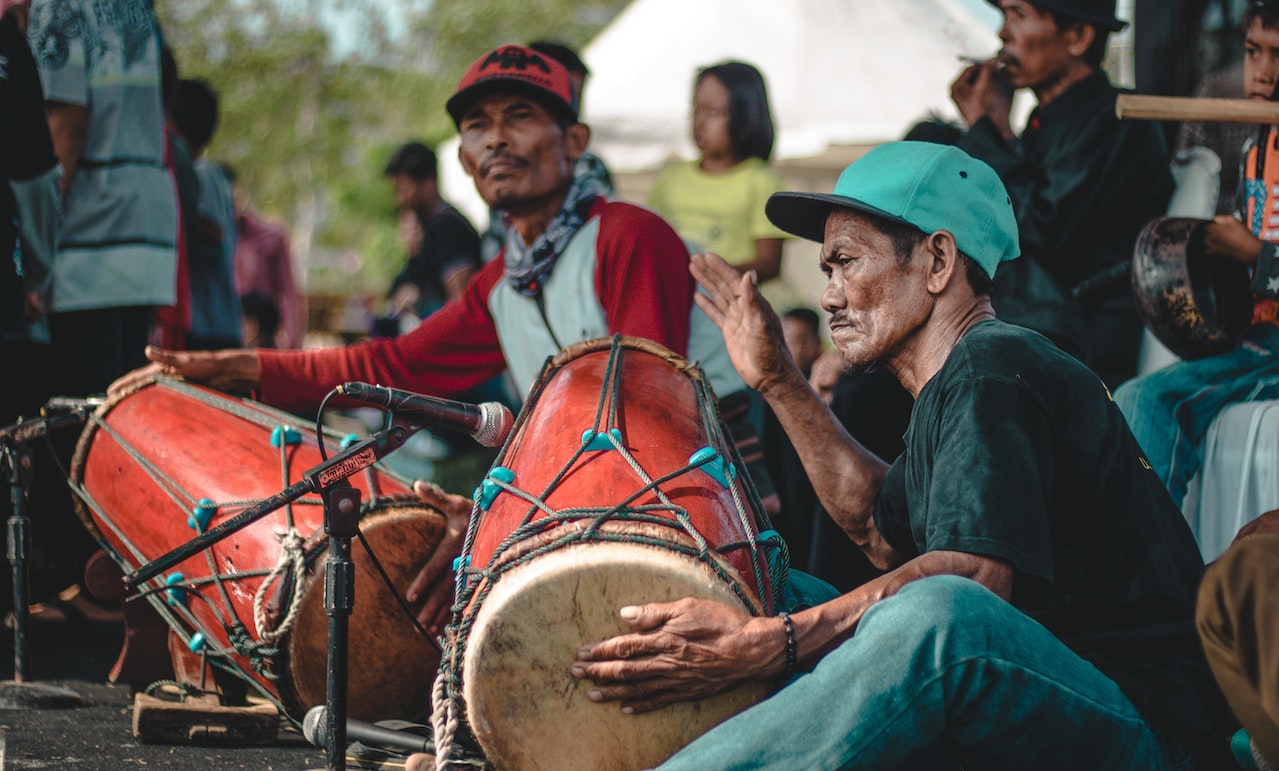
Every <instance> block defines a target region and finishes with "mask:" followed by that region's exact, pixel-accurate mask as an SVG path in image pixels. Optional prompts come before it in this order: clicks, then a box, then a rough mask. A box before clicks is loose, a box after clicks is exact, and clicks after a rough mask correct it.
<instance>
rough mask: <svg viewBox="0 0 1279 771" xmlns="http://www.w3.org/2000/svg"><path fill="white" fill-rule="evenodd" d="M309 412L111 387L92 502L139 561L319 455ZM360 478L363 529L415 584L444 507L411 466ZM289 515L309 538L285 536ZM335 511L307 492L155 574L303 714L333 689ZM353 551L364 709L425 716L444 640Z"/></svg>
mask: <svg viewBox="0 0 1279 771" xmlns="http://www.w3.org/2000/svg"><path fill="white" fill-rule="evenodd" d="M296 421H297V419H296V418H295V417H293V416H290V415H287V414H285V413H282V412H278V411H275V410H272V409H270V408H267V407H264V406H262V405H259V404H255V403H253V402H250V401H239V400H235V399H232V398H229V397H227V396H225V395H223V394H219V393H216V392H213V391H209V390H207V389H203V388H199V387H196V386H191V385H188V384H185V383H181V382H177V381H171V380H166V379H160V380H158V381H157V382H156V383H154V384H152V385H147V386H144V387H142V388H140V389H138V390H136V391H134V392H132V393H130V394H127V395H124V396H122V397H118V398H114V399H112V400H110V401H108V402H107V403H106V404H104V405H102V407H101V408H99V410H98V411H97V413H95V415H94V416H93V418H92V419H91V420H90V422H89V425H88V427H87V428H86V429H85V431H84V434H83V435H82V436H81V438H80V443H79V445H78V447H77V448H76V454H75V458H74V460H73V467H72V472H71V475H72V484H73V487H75V488H76V493H77V497H78V500H77V508H78V509H79V511H80V514H81V517H82V518H83V519H84V520H85V524H86V526H87V527H89V529H90V530H91V531H92V532H93V533H94V535H95V536H96V537H97V538H98V540H99V541H100V542H101V543H102V545H103V546H104V547H105V548H106V550H107V552H108V553H109V554H111V556H112V557H113V558H114V559H115V561H116V562H117V563H118V564H119V566H120V568H121V569H122V570H124V571H125V572H131V571H133V570H136V569H137V568H139V567H141V566H142V565H144V564H146V563H147V562H150V561H152V560H154V559H156V558H158V557H160V556H162V555H164V554H166V553H167V552H169V551H171V550H172V549H174V548H176V547H178V546H180V545H182V544H183V543H185V542H187V541H190V540H191V539H192V538H194V537H195V536H196V535H197V533H198V532H202V531H204V530H207V529H209V528H211V527H214V526H216V525H217V524H219V523H220V522H222V521H225V520H226V519H229V518H231V517H233V516H234V515H236V514H238V513H240V512H241V511H244V510H245V509H247V508H249V507H250V506H252V505H253V504H255V503H257V502H259V501H261V500H263V499H265V498H267V497H269V496H271V495H273V494H275V493H278V492H280V491H281V490H283V489H284V488H285V487H287V486H289V485H290V484H292V483H294V482H297V481H299V480H300V479H301V478H302V474H303V473H304V472H305V471H307V470H308V469H310V468H312V467H313V466H315V465H316V464H318V463H319V462H320V455H319V449H318V448H317V446H316V443H315V440H314V438H312V436H311V434H310V432H303V431H301V430H299V429H297V428H295V427H294V426H295V425H296ZM326 441H329V442H330V445H329V451H330V455H332V454H333V453H335V452H337V451H338V449H339V448H338V445H337V442H336V440H334V439H333V438H332V437H330V438H329V439H326ZM351 484H352V485H354V486H355V487H357V488H359V489H360V490H361V492H362V501H363V502H364V504H365V515H364V518H363V519H362V521H361V532H362V533H363V535H364V538H365V539H366V541H367V542H368V543H369V544H370V546H371V548H372V549H373V551H374V553H375V554H376V555H377V557H378V559H379V560H380V562H381V563H382V566H383V567H384V568H385V570H386V571H387V573H388V575H389V576H390V578H391V580H392V582H393V583H394V584H395V586H396V587H397V588H398V589H400V590H402V589H403V587H406V586H407V585H408V583H409V581H410V580H411V579H412V577H413V575H414V574H415V573H416V571H417V570H418V569H419V568H420V566H421V565H422V564H424V563H425V560H426V559H427V557H429V556H430V554H431V553H432V552H433V551H434V549H435V547H436V546H437V545H438V543H439V541H440V539H441V537H442V535H443V530H444V518H443V516H442V515H441V514H439V513H438V512H435V511H433V510H430V509H427V508H426V507H425V506H423V505H422V504H420V503H418V502H415V501H414V500H413V498H412V495H411V489H410V488H409V486H408V484H407V483H406V482H405V481H404V480H401V479H397V478H395V477H392V476H390V475H389V474H387V473H384V472H382V471H375V470H372V469H369V470H366V471H365V472H362V473H360V474H357V475H356V476H353V477H352V478H351ZM290 523H291V524H292V528H293V531H294V532H296V534H297V537H296V538H295V539H289V538H282V537H281V536H280V534H281V533H283V532H285V531H286V530H287V529H288V526H289V525H290ZM323 525H324V512H323V506H322V505H321V502H320V500H319V496H318V495H310V496H307V497H305V498H303V499H301V500H299V501H296V502H294V503H293V504H292V505H290V506H288V507H286V509H281V510H279V511H276V512H273V513H271V514H268V515H267V516H266V517H264V518H262V519H260V520H258V521H257V522H254V523H252V524H250V525H248V526H247V527H245V528H243V529H241V530H239V531H237V532H235V533H233V534H231V535H230V536H228V537H227V538H225V539H223V540H222V541H220V542H218V543H216V544H214V545H213V546H211V547H209V548H208V549H206V550H204V551H203V552H202V553H199V554H197V555H195V556H194V557H191V558H190V559H187V560H185V561H184V562H182V563H180V564H179V565H178V566H176V567H175V568H174V569H173V570H172V572H170V573H168V574H167V575H164V576H160V577H158V578H156V579H153V580H152V581H150V582H148V583H147V584H146V585H144V586H143V587H141V588H140V591H142V592H144V593H147V598H148V599H149V600H150V601H151V603H152V605H153V606H154V607H155V608H156V609H157V610H158V611H159V612H160V615H161V616H162V617H164V618H165V620H166V621H167V622H168V623H169V625H170V626H171V627H172V629H173V630H174V631H175V632H177V633H178V634H179V635H180V636H181V637H182V639H183V640H185V641H187V643H188V644H189V646H190V647H191V648H192V650H195V651H196V652H200V651H201V650H202V651H203V652H206V653H207V654H208V655H209V661H210V663H211V664H213V665H214V666H218V667H220V668H221V669H223V670H225V671H228V672H231V673H232V674H234V675H237V676H239V677H241V678H243V679H245V680H247V681H248V682H249V683H250V684H252V685H254V686H255V687H256V688H257V689H258V690H260V691H261V692H262V693H263V694H264V695H266V696H268V697H269V698H271V699H272V700H273V701H275V702H276V703H277V704H278V705H279V706H281V707H282V708H283V709H284V710H285V712H286V713H287V714H288V715H289V716H290V717H292V718H293V719H295V720H301V718H302V715H303V713H304V712H305V711H306V709H307V708H309V707H311V706H313V705H315V704H320V703H323V702H324V699H325V692H326V684H327V679H326V671H327V670H326V667H327V647H328V646H327V639H328V629H327V616H326V615H325V610H324V581H323V577H322V574H323V570H324V562H323V554H324V552H325V551H326V549H325V548H324V547H325V545H326V538H325V536H324V529H323ZM286 544H287V546H286ZM352 555H353V557H354V559H355V562H356V603H355V610H354V614H353V615H352V616H351V619H350V649H349V657H350V661H351V667H350V678H349V705H348V711H349V714H350V716H351V717H355V718H359V719H362V720H380V719H384V718H390V717H395V718H408V719H413V718H417V719H422V718H424V717H425V716H426V715H427V714H428V713H429V711H430V684H431V682H432V680H433V678H434V674H435V671H436V668H437V666H438V663H439V654H438V652H436V650H435V648H434V647H433V646H432V645H431V644H430V642H429V641H428V640H426V639H425V638H424V637H422V635H421V634H420V633H419V632H418V631H417V629H416V627H415V626H414V625H413V623H412V621H411V620H410V619H409V618H408V617H407V616H406V614H405V613H404V612H403V611H402V610H401V609H400V607H399V606H398V605H397V603H396V601H395V599H394V597H393V596H392V594H391V590H390V589H388V588H387V587H386V585H385V583H384V582H383V581H382V579H381V577H380V576H379V575H378V573H377V572H376V570H375V568H374V567H373V565H372V564H371V562H370V560H369V558H368V556H367V552H366V550H364V549H362V548H361V547H359V546H353V547H352ZM317 574H318V575H319V577H318V578H317ZM264 587H265V588H264ZM255 613H256V614H257V615H258V616H259V619H257V620H255Z"/></svg>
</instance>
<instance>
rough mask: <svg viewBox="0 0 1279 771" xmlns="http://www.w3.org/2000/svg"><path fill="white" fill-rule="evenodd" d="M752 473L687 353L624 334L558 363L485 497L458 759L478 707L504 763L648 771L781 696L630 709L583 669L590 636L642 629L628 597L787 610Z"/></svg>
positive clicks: (757, 689) (753, 687)
mask: <svg viewBox="0 0 1279 771" xmlns="http://www.w3.org/2000/svg"><path fill="white" fill-rule="evenodd" d="M740 468H741V463H740V461H739V460H737V459H736V455H735V451H734V449H733V447H732V445H731V443H730V441H729V440H728V439H727V438H726V437H725V435H724V433H723V432H722V430H721V428H720V422H719V417H718V413H717V411H716V407H715V399H714V396H713V395H712V394H711V392H710V389H709V387H708V386H707V385H706V383H705V381H704V380H703V378H702V373H701V371H700V370H699V369H698V368H697V367H696V365H694V364H690V363H689V362H687V361H686V360H684V359H683V358H682V357H680V356H677V355H676V354H674V353H672V352H670V351H669V350H667V349H665V348H663V347H662V346H660V345H657V344H655V343H652V342H649V341H647V340H640V339H634V338H622V337H617V338H614V339H613V340H611V341H610V340H608V339H601V340H592V341H587V342H584V343H579V344H577V345H575V346H571V347H570V348H568V349H566V350H565V351H564V352H562V353H560V354H559V355H558V356H556V357H555V358H554V359H553V360H552V361H551V362H549V363H548V365H547V367H546V369H544V370H543V372H542V374H541V376H540V378H539V382H538V383H537V384H536V385H535V386H534V388H533V390H532V393H531V394H530V395H529V398H528V401H527V402H526V403H525V405H524V409H523V411H522V412H521V413H520V417H519V420H518V421H517V423H516V426H515V432H514V433H513V435H512V437H511V438H510V440H509V441H508V442H507V445H506V447H505V448H504V449H503V451H502V454H501V456H500V457H499V458H498V460H497V462H496V464H495V465H494V467H493V468H492V469H491V470H490V472H489V474H488V476H487V477H486V478H485V481H484V482H483V484H482V485H481V486H480V489H479V490H477V491H476V496H475V497H476V502H475V508H474V513H473V515H472V518H471V524H470V528H469V532H468V534H467V542H466V548H465V549H464V552H463V556H462V557H461V559H460V561H459V567H460V568H461V569H460V570H459V571H458V578H457V580H458V598H457V608H458V609H459V612H458V615H457V616H456V617H455V620H454V625H453V626H452V627H450V630H449V635H448V640H449V643H448V645H447V646H446V649H445V663H444V665H443V667H442V674H441V682H440V683H438V684H437V686H436V691H437V692H436V700H437V703H436V714H435V720H436V739H437V741H436V745H437V750H439V751H441V752H444V753H448V752H449V749H448V748H449V747H450V743H451V740H452V737H451V732H452V729H450V728H449V726H450V725H453V726H456V725H458V723H459V721H458V718H459V717H460V715H461V714H462V713H463V712H464V714H465V717H466V723H467V725H468V726H469V728H470V730H471V732H472V733H473V734H474V736H475V738H476V739H477V740H478V741H479V743H480V746H481V747H482V748H483V750H484V753H485V755H486V756H487V758H488V760H489V761H491V762H492V763H493V764H494V765H495V766H496V767H497V768H500V769H503V771H521V770H522V769H562V768H566V767H574V768H591V769H632V768H649V767H652V766H655V765H657V764H659V763H661V762H662V761H663V760H665V759H666V758H667V757H669V756H670V755H672V754H673V753H674V752H675V751H676V750H678V749H679V748H681V747H683V746H684V745H685V744H687V743H688V742H690V741H692V739H694V738H696V737H697V736H699V735H700V734H702V733H704V732H705V731H707V730H708V729H710V728H711V727H713V726H714V725H716V724H718V723H720V722H722V721H723V720H725V719H727V718H728V717H730V716H732V715H734V714H736V713H737V712H739V711H741V710H742V709H745V708H746V707H748V706H750V705H751V704H753V703H755V702H756V701H759V700H760V699H762V698H764V697H765V696H766V695H767V692H768V687H767V686H766V685H765V684H750V685H745V686H742V687H739V688H737V689H735V690H733V691H730V692H728V693H725V694H721V695H719V696H716V697H713V698H710V699H706V700H704V701H700V702H695V703H688V704H677V705H673V706H670V707H667V708H665V709H662V710H658V711H656V712H653V713H649V714H645V715H638V716H635V715H624V714H622V712H621V710H620V708H619V705H617V704H608V705H601V704H596V703H593V702H590V701H589V700H587V698H586V690H587V688H588V687H589V685H585V684H581V683H579V682H578V681H576V680H575V679H574V678H573V677H572V676H571V675H570V674H569V668H570V667H571V666H572V664H573V661H574V659H575V656H576V652H577V649H578V648H579V647H580V646H581V645H582V644H583V643H584V642H587V641H589V640H596V639H600V638H603V637H608V636H613V635H617V634H622V633H626V632H628V631H630V630H629V628H628V627H627V626H626V625H625V624H623V623H622V622H621V620H620V619H619V618H618V615H617V612H618V609H619V608H621V607H622V606H624V605H636V604H643V603H649V602H669V601H674V600H679V599H682V598H685V597H695V598H704V599H712V600H718V601H720V602H724V603H727V604H730V605H734V606H736V607H738V608H740V609H742V610H744V611H748V612H750V613H752V614H756V615H759V614H764V613H771V612H772V608H773V584H772V581H773V580H774V578H775V577H774V576H773V575H772V573H771V572H770V569H769V559H768V556H769V555H768V554H767V553H766V552H767V549H768V548H774V549H777V550H778V551H777V556H781V549H783V548H784V547H783V546H782V545H781V542H780V538H772V537H770V536H775V533H772V532H771V531H767V528H768V525H767V518H766V515H765V514H764V513H763V509H762V507H761V506H760V504H759V499H758V496H757V494H756V493H755V491H754V489H753V487H752V486H751V485H750V484H749V483H748V482H747V478H746V476H745V475H744V474H742V473H739V472H738V469H740ZM761 529H765V530H766V531H767V532H766V533H765V534H764V535H765V538H764V539H762V538H761V532H760V531H761ZM778 564H779V565H780V564H784V560H778ZM776 572H777V573H779V574H780V573H782V572H783V571H782V570H781V569H780V568H779V569H778V570H777V571H776ZM776 578H780V576H777V577H776Z"/></svg>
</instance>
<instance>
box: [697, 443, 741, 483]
mask: <svg viewBox="0 0 1279 771" xmlns="http://www.w3.org/2000/svg"><path fill="white" fill-rule="evenodd" d="M688 465H689V466H692V467H693V468H700V469H701V470H702V471H705V472H706V473H707V474H708V475H710V477H711V479H714V480H715V481H716V482H719V483H720V486H722V487H724V488H725V489H727V488H729V487H731V486H732V484H733V480H734V479H737V466H735V465H733V462H732V461H729V462H727V463H725V462H724V458H723V456H721V455H720V454H719V453H717V452H715V450H714V449H712V448H710V447H703V448H702V449H700V450H698V451H697V452H695V453H693V454H692V455H690V456H688Z"/></svg>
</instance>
